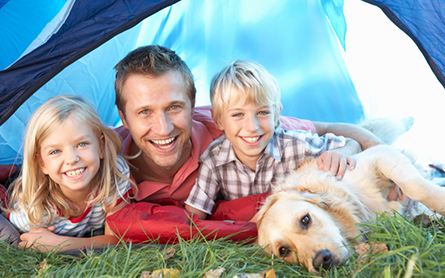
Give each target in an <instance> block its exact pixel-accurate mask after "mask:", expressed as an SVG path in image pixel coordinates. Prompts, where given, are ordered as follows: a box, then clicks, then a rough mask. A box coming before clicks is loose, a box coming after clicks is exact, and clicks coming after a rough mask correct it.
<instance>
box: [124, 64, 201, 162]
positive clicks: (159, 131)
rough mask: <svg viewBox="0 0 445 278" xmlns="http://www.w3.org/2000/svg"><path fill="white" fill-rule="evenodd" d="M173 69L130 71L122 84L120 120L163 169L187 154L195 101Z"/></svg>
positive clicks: (139, 145) (147, 156) (183, 160)
mask: <svg viewBox="0 0 445 278" xmlns="http://www.w3.org/2000/svg"><path fill="white" fill-rule="evenodd" d="M185 88H186V86H185V82H184V80H183V78H182V76H181V75H180V74H178V73H176V72H168V73H166V74H164V75H161V76H158V77H151V76H147V75H141V74H133V75H130V76H129V77H128V78H127V80H126V81H125V83H124V84H123V88H122V95H123V99H124V103H125V106H124V107H125V108H124V109H125V116H124V115H123V113H124V112H123V111H119V115H120V117H121V119H122V122H123V124H124V126H125V128H127V129H128V130H129V131H130V132H131V135H132V137H133V140H134V142H135V143H136V145H137V146H138V147H139V148H140V149H141V150H142V155H143V156H145V157H144V159H147V158H148V159H150V160H151V161H152V162H154V164H156V165H157V166H159V167H162V168H166V169H174V168H179V167H181V166H182V165H183V164H184V162H185V161H186V160H187V159H188V158H189V156H190V152H189V151H185V150H190V147H191V141H190V136H191V130H192V116H193V108H194V103H192V102H191V100H190V98H189V96H188V94H187V92H186V91H185Z"/></svg>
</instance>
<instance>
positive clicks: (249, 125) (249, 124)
mask: <svg viewBox="0 0 445 278" xmlns="http://www.w3.org/2000/svg"><path fill="white" fill-rule="evenodd" d="M245 128H246V130H247V131H250V132H253V131H257V130H258V128H259V124H258V119H257V117H255V116H252V117H250V118H248V119H247V121H246V127H245Z"/></svg>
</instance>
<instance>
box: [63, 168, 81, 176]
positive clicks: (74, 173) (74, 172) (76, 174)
mask: <svg viewBox="0 0 445 278" xmlns="http://www.w3.org/2000/svg"><path fill="white" fill-rule="evenodd" d="M83 171H85V168H82V169H77V170H76V171H68V172H66V175H67V176H69V177H76V176H78V175H80V174H81V173H83Z"/></svg>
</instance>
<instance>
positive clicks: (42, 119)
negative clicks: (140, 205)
mask: <svg viewBox="0 0 445 278" xmlns="http://www.w3.org/2000/svg"><path fill="white" fill-rule="evenodd" d="M71 116H72V117H75V118H76V119H77V120H78V121H80V122H81V123H83V124H85V125H88V126H89V127H90V128H91V129H92V130H93V132H94V133H95V135H96V136H97V138H98V139H99V141H102V144H101V145H102V147H103V153H104V158H103V159H101V160H100V167H99V170H98V172H97V174H96V176H95V177H94V179H93V181H92V182H94V187H93V190H92V192H91V193H90V195H91V196H93V198H92V200H91V201H87V200H85V202H87V203H88V204H90V205H95V204H100V205H101V206H102V207H103V209H104V210H105V212H108V211H109V210H110V209H111V208H113V207H114V206H115V205H116V202H117V200H118V199H119V197H122V196H118V188H117V184H118V181H119V179H124V180H127V181H129V182H131V183H132V184H133V185H134V183H133V182H132V181H131V180H130V179H128V178H127V177H125V176H124V175H123V174H121V173H120V171H119V170H118V169H117V166H116V163H117V156H118V153H119V152H120V150H121V145H122V142H121V139H120V137H119V136H118V135H117V134H116V133H115V132H114V131H113V130H112V129H110V128H108V127H107V126H105V125H104V124H103V123H102V121H101V120H100V118H99V116H98V115H97V113H96V111H95V110H94V109H93V107H92V106H91V105H89V104H88V103H87V102H86V101H85V100H83V99H82V98H81V97H78V96H74V95H64V96H57V97H53V98H50V99H49V100H48V101H47V102H45V103H44V104H43V105H42V106H40V107H39V108H38V109H37V110H36V111H35V112H34V114H33V115H32V116H31V119H30V120H29V123H28V125H27V127H26V133H25V140H24V147H23V165H22V170H21V173H20V176H19V177H18V178H17V180H16V181H15V182H14V185H13V192H12V194H11V200H10V202H9V206H8V208H9V210H10V211H14V210H17V209H18V208H21V209H22V210H23V211H26V212H27V216H28V219H29V222H30V223H29V224H30V225H31V226H32V225H33V224H34V225H42V224H44V225H49V224H51V222H52V221H53V219H52V217H51V216H52V214H51V213H50V208H52V209H58V210H59V211H60V212H61V213H62V214H63V216H64V217H66V218H68V217H69V216H74V215H78V214H79V213H81V211H79V208H78V207H76V206H75V205H73V204H71V203H70V202H69V201H67V198H66V197H65V196H64V195H63V193H62V191H61V190H60V187H59V185H58V184H57V183H55V182H54V181H53V180H51V178H50V177H49V176H47V175H45V174H44V173H43V172H42V170H41V169H40V166H39V164H38V159H37V156H38V155H39V154H40V147H41V145H42V142H43V141H44V140H45V139H46V138H47V137H48V136H49V135H50V134H51V133H52V132H54V130H56V129H57V128H58V127H59V126H60V125H61V124H62V123H63V122H64V121H65V120H66V119H67V118H68V117H71ZM101 137H102V138H103V139H101ZM133 188H134V189H136V190H137V188H135V187H133ZM45 212H47V215H48V219H47V221H45V223H42V222H43V219H44V214H45Z"/></svg>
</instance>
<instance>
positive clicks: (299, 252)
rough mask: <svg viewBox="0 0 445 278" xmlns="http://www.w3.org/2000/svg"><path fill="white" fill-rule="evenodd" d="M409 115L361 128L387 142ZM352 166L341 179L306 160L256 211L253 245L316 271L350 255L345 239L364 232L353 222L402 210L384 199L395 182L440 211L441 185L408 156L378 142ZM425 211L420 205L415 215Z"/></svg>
mask: <svg viewBox="0 0 445 278" xmlns="http://www.w3.org/2000/svg"><path fill="white" fill-rule="evenodd" d="M411 124H412V119H410V118H408V119H407V118H405V119H403V120H402V121H394V120H389V119H384V120H378V121H373V122H368V123H366V124H364V125H363V126H364V127H366V128H367V129H368V130H371V131H372V132H374V133H375V134H376V135H378V136H379V137H380V138H381V139H382V140H383V141H384V142H386V143H392V142H393V141H394V139H395V138H397V137H398V136H399V135H400V134H401V133H403V132H405V131H406V130H407V129H409V128H410V127H411ZM354 158H355V160H356V168H355V169H354V170H352V171H348V172H347V173H346V174H345V175H344V177H343V179H342V180H340V181H339V180H337V179H336V178H335V177H333V176H332V175H331V174H330V173H329V172H324V171H321V170H319V169H318V167H317V165H316V163H315V159H313V160H310V161H307V162H306V163H305V164H304V165H302V166H301V167H300V168H298V169H297V170H296V171H295V172H293V173H291V174H290V175H288V176H287V178H286V180H285V181H284V182H283V183H282V184H279V185H278V186H276V187H275V188H274V190H273V193H272V194H271V196H269V197H268V198H267V199H266V202H265V204H264V206H263V207H262V208H261V210H260V212H259V220H258V222H257V226H258V243H259V244H260V245H261V246H264V247H265V250H266V252H268V253H270V254H274V255H275V256H279V257H281V258H283V259H284V260H286V261H288V262H292V263H299V264H301V265H304V266H306V268H307V269H308V270H309V271H312V272H315V273H317V272H318V271H317V270H318V269H320V268H324V269H328V268H329V267H330V266H332V265H342V264H344V263H345V261H346V259H347V258H348V257H349V256H350V254H351V250H350V248H349V245H350V243H352V242H357V241H360V240H361V239H360V234H361V233H362V232H363V231H362V230H361V228H360V227H359V226H356V225H355V224H356V223H366V222H367V221H368V220H370V219H373V218H375V217H376V213H381V212H384V211H388V210H396V211H398V212H401V211H402V210H403V209H404V206H405V203H404V202H403V201H402V200H401V199H400V198H399V200H396V201H390V202H389V201H388V200H387V197H388V194H389V192H390V189H391V188H393V187H394V185H395V184H397V185H398V186H399V187H400V189H401V190H402V191H403V193H404V194H405V195H406V196H408V197H409V198H411V199H412V200H415V201H418V202H420V203H422V204H423V205H425V206H426V207H427V208H428V209H429V210H431V211H432V212H438V213H440V214H444V213H445V209H444V208H445V202H444V201H443V200H445V188H442V187H440V186H437V185H435V184H433V183H431V182H430V181H428V180H426V179H425V178H424V177H423V175H422V174H421V173H420V172H419V171H418V168H417V167H416V165H415V164H414V161H413V159H411V158H409V157H408V156H406V155H404V154H403V153H402V152H401V151H400V150H398V149H396V148H394V147H392V146H390V145H378V146H375V147H372V148H369V149H367V150H365V151H363V152H361V153H359V154H356V155H355V156H354ZM422 209H425V210H427V209H426V208H425V207H424V206H419V207H418V208H417V210H418V211H416V212H415V213H417V214H420V213H423V212H424V211H421V210H422Z"/></svg>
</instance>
